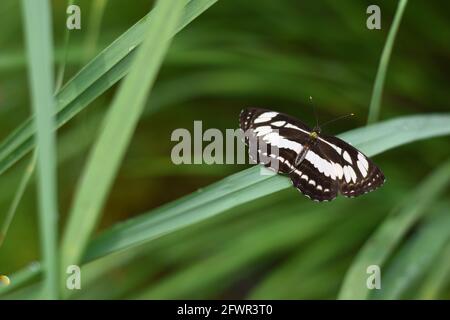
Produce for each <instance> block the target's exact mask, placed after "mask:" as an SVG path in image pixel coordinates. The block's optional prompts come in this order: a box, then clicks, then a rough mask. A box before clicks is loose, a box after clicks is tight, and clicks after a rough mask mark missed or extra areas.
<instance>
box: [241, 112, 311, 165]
mask: <svg viewBox="0 0 450 320" xmlns="http://www.w3.org/2000/svg"><path fill="white" fill-rule="evenodd" d="M239 125H240V128H241V129H242V130H243V131H244V132H246V133H247V134H248V135H246V139H245V142H246V144H247V145H249V139H248V137H252V138H256V140H257V141H256V143H258V145H257V158H255V157H254V156H253V155H252V154H251V152H249V155H250V158H251V160H253V161H254V162H256V163H262V164H265V165H266V166H268V165H269V164H268V163H264V162H263V161H262V158H263V156H269V157H272V158H276V159H277V160H278V163H279V168H278V170H277V172H278V173H289V172H291V171H292V170H293V169H294V167H293V164H294V162H295V158H296V157H297V154H298V153H299V152H300V151H301V150H302V148H303V146H304V145H305V143H306V141H307V140H308V138H309V133H310V132H311V129H310V128H309V127H308V126H307V125H306V124H304V123H302V122H301V121H299V120H297V119H295V118H292V117H290V116H288V115H286V114H284V113H279V112H275V111H271V110H267V109H260V108H247V109H244V110H242V112H241V115H240V119H239ZM260 142H264V143H265V144H266V145H267V150H264V149H262V147H261V146H260ZM272 147H276V148H277V149H278V150H277V152H275V151H273V152H271V151H272V150H274V149H273V148H272ZM249 151H250V150H249ZM265 151H266V152H267V153H268V155H266V154H263V153H264V152H265ZM276 153H277V154H276Z"/></svg>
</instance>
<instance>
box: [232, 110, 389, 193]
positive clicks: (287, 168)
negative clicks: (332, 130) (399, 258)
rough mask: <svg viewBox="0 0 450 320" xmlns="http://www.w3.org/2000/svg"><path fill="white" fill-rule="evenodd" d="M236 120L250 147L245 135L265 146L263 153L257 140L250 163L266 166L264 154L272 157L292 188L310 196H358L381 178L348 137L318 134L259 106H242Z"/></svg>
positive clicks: (375, 187)
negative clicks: (347, 139) (244, 107)
mask: <svg viewBox="0 0 450 320" xmlns="http://www.w3.org/2000/svg"><path fill="white" fill-rule="evenodd" d="M239 124H240V128H241V129H242V130H243V131H244V132H246V138H245V142H246V144H247V145H249V151H250V143H249V141H250V140H251V139H249V137H250V138H256V139H257V141H259V142H263V143H264V144H266V145H267V149H264V150H265V152H263V148H261V143H258V144H257V149H256V150H257V154H256V157H253V158H256V159H254V162H256V163H262V164H264V165H265V166H266V167H269V165H270V163H267V162H266V161H262V158H263V156H268V157H270V158H273V159H276V160H277V168H276V170H275V171H276V172H277V173H281V174H287V175H288V176H289V177H290V179H291V181H292V184H293V185H294V187H295V188H297V189H298V190H299V191H300V192H301V193H303V194H304V195H305V196H307V197H308V198H310V199H312V200H315V201H331V200H333V199H335V198H336V197H337V195H338V193H340V194H342V195H344V196H346V197H350V198H352V197H357V196H359V195H362V194H365V193H368V192H370V191H373V190H375V189H377V188H378V187H380V186H381V185H383V183H384V182H385V177H384V174H383V172H381V170H380V169H379V168H378V167H377V166H376V165H375V164H374V163H373V162H372V160H370V159H369V158H368V157H366V156H365V155H364V154H363V153H362V152H361V151H359V150H358V149H356V148H355V147H353V146H351V145H350V144H348V143H347V142H345V141H343V140H341V139H339V138H337V137H334V136H328V135H323V134H321V130H320V127H319V126H318V125H317V126H315V127H314V128H313V129H311V128H310V127H309V126H307V125H306V124H304V123H303V122H301V121H300V120H298V119H296V118H294V117H291V116H289V115H287V114H284V113H279V112H275V111H272V110H267V109H260V108H247V109H244V110H242V112H241V114H240V117H239ZM268 150H269V151H268ZM273 150H276V152H275V151H273ZM272 169H273V168H272Z"/></svg>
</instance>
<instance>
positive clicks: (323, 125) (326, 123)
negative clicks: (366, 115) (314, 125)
mask: <svg viewBox="0 0 450 320" xmlns="http://www.w3.org/2000/svg"><path fill="white" fill-rule="evenodd" d="M354 115H355V114H354V113H350V114H346V115H343V116H340V117H337V118H335V119H332V120H329V121H327V122H325V123H322V124H321V125H320V127H321V128H323V127H325V126H326V125H328V124H330V123H332V122H335V121H338V120H342V119H345V118H348V117H353V116H354Z"/></svg>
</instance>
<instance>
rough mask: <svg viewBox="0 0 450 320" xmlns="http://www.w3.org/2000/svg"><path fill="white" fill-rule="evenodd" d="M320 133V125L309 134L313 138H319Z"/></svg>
mask: <svg viewBox="0 0 450 320" xmlns="http://www.w3.org/2000/svg"><path fill="white" fill-rule="evenodd" d="M319 134H320V128H319V127H317V126H316V127H314V129H313V130H312V131H311V133H310V134H309V136H310V137H311V138H312V139H314V140H315V139H317V138H318V137H319Z"/></svg>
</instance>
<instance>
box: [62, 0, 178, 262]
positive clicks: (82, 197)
mask: <svg viewBox="0 0 450 320" xmlns="http://www.w3.org/2000/svg"><path fill="white" fill-rule="evenodd" d="M183 3H184V1H183V0H164V1H162V0H160V1H158V2H157V4H156V7H155V8H154V9H153V10H152V12H153V19H154V21H153V22H154V23H153V25H152V26H151V28H149V30H148V33H147V35H146V37H145V39H144V42H143V43H142V45H141V47H139V49H138V53H137V56H136V60H135V61H134V62H133V65H132V68H131V70H130V74H129V75H128V76H127V77H126V78H125V80H124V82H123V84H122V85H121V88H120V90H119V92H118V93H117V95H116V97H115V99H114V101H113V102H112V105H111V107H110V109H109V111H108V114H107V116H106V118H105V121H104V123H103V129H102V131H101V132H100V134H99V137H98V139H97V141H96V143H95V145H94V147H93V150H92V153H91V155H90V158H89V159H88V163H87V165H86V168H85V169H84V172H83V175H82V177H81V180H80V182H79V186H78V188H77V191H76V195H75V200H74V203H73V205H72V208H71V210H70V215H69V221H68V224H67V229H66V230H65V233H64V237H63V242H62V247H61V249H62V270H65V268H66V267H67V266H68V265H72V264H78V263H79V261H80V259H81V256H82V254H83V252H84V249H85V247H86V245H87V243H88V241H89V238H90V236H91V233H92V231H93V229H94V227H95V225H96V222H97V220H98V218H99V216H100V213H101V210H102V206H103V203H104V201H105V199H106V197H107V195H108V192H109V189H110V187H111V185H112V183H113V181H114V178H115V176H116V173H117V170H118V168H119V165H120V163H121V161H122V158H123V156H124V154H125V151H126V149H127V146H128V144H129V142H130V140H131V137H132V135H133V132H134V129H135V127H136V125H137V122H138V120H139V117H140V115H141V113H142V110H143V107H144V105H145V100H146V97H147V95H148V94H149V91H150V90H149V88H151V87H152V85H153V83H154V81H155V78H156V75H157V73H158V71H159V68H160V66H161V64H162V61H163V58H164V56H165V54H166V51H167V49H168V47H169V44H170V41H169V40H170V39H171V37H172V35H173V34H174V30H175V28H176V25H177V22H178V20H179V17H180V15H181V13H182V9H183Z"/></svg>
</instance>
